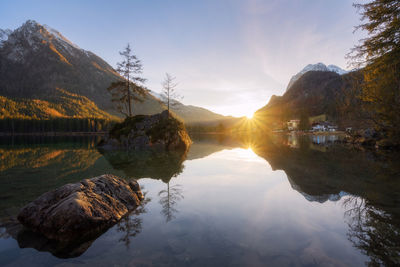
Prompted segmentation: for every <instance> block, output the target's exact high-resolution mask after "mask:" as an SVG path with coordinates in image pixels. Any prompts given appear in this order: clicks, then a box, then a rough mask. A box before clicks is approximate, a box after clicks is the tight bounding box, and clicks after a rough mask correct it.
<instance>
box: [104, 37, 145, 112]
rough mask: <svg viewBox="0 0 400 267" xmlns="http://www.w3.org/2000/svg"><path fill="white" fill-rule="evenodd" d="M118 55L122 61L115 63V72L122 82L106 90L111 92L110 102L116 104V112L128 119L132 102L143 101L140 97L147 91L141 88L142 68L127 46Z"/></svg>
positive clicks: (142, 82)
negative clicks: (121, 78)
mask: <svg viewBox="0 0 400 267" xmlns="http://www.w3.org/2000/svg"><path fill="white" fill-rule="evenodd" d="M119 54H120V55H121V56H122V57H123V60H122V61H121V62H119V63H117V69H116V71H117V72H118V73H119V74H120V75H121V76H122V77H123V78H124V80H122V81H117V82H113V83H111V85H110V86H109V87H108V88H107V89H108V90H109V91H110V92H111V95H112V98H113V99H112V101H113V102H116V103H117V109H118V111H119V112H121V113H122V114H124V115H126V116H129V117H130V116H132V114H133V112H132V103H133V101H143V100H142V99H141V98H140V96H145V94H146V91H147V90H146V88H144V86H143V84H144V82H145V81H146V79H144V78H142V77H140V76H139V75H140V74H142V71H143V66H142V63H141V61H140V60H139V59H138V58H137V57H136V55H134V54H133V52H132V49H131V47H130V45H129V44H128V45H127V46H126V47H125V49H124V51H122V52H120V53H119Z"/></svg>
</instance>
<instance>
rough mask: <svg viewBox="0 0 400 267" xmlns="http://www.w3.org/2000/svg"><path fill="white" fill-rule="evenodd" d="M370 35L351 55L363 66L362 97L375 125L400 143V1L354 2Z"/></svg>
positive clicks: (360, 27) (356, 63) (363, 27)
mask: <svg viewBox="0 0 400 267" xmlns="http://www.w3.org/2000/svg"><path fill="white" fill-rule="evenodd" d="M354 6H355V7H356V8H357V9H358V10H359V12H360V14H361V16H362V17H361V19H362V21H363V22H364V23H363V24H361V25H359V26H358V27H356V29H361V30H364V31H366V32H367V33H368V36H367V37H366V38H364V39H362V40H360V44H359V45H357V46H355V47H354V48H353V49H352V51H351V53H350V58H351V59H352V62H353V63H354V64H355V65H356V66H358V67H364V68H363V69H362V73H363V76H364V81H363V83H362V84H361V90H360V98H361V100H362V101H363V102H364V108H365V110H366V112H367V113H368V117H369V118H370V119H371V121H372V122H373V123H374V125H375V127H376V128H377V129H378V130H380V131H382V132H384V133H386V135H387V137H389V138H392V139H393V140H395V141H396V142H400V127H399V125H400V1H399V0H375V1H371V2H368V3H365V4H355V5H354Z"/></svg>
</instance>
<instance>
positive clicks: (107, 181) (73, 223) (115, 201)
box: [18, 174, 143, 241]
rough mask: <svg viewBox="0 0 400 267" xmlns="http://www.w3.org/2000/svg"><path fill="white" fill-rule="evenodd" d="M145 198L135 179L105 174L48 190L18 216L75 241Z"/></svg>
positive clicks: (51, 236)
mask: <svg viewBox="0 0 400 267" xmlns="http://www.w3.org/2000/svg"><path fill="white" fill-rule="evenodd" d="M141 200H143V194H142V192H141V190H140V186H139V184H138V183H137V182H136V180H131V181H126V180H123V179H121V178H119V177H117V176H114V175H110V174H105V175H101V176H98V177H94V178H91V179H85V180H82V181H80V182H78V183H75V184H66V185H64V186H62V187H60V188H58V189H55V190H53V191H50V192H47V193H45V194H43V195H41V196H40V197H39V198H37V199H36V200H35V201H33V202H31V203H29V204H28V205H26V206H25V207H24V208H22V210H21V211H20V213H19V215H18V220H19V221H20V222H21V223H22V224H23V225H24V226H25V227H27V228H28V229H30V230H32V231H33V232H36V233H40V234H42V235H44V236H45V237H47V238H49V239H53V240H60V241H72V240H79V239H84V238H87V237H90V236H95V235H98V233H99V232H102V231H104V230H105V229H107V228H108V227H110V226H112V225H113V224H115V223H117V222H118V221H119V220H120V219H121V218H122V217H123V216H125V215H127V214H128V213H129V212H130V211H132V210H134V209H135V208H136V207H138V206H139V205H140V201H141Z"/></svg>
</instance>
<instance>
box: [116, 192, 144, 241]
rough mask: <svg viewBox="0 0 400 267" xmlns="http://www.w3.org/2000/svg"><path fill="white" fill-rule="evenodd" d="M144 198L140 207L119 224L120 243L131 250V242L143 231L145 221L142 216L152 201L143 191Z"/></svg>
mask: <svg viewBox="0 0 400 267" xmlns="http://www.w3.org/2000/svg"><path fill="white" fill-rule="evenodd" d="M143 196H144V200H142V202H141V204H140V206H139V207H137V208H136V209H135V210H134V211H132V212H131V213H130V214H129V215H128V216H125V217H124V218H122V220H121V221H119V222H118V223H117V231H118V232H120V233H122V237H121V238H120V239H119V241H120V242H123V243H124V245H125V246H126V247H127V248H129V246H130V244H131V240H132V239H133V238H134V237H136V236H137V235H138V234H139V233H140V232H141V231H142V223H143V219H142V217H141V214H144V213H146V212H147V210H146V205H147V204H148V203H149V202H150V201H151V198H149V197H148V196H147V192H145V191H143Z"/></svg>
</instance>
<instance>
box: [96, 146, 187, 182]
mask: <svg viewBox="0 0 400 267" xmlns="http://www.w3.org/2000/svg"><path fill="white" fill-rule="evenodd" d="M100 152H101V153H102V154H103V156H104V158H105V159H106V160H107V161H108V162H109V163H110V165H111V166H112V168H113V169H115V170H120V171H122V172H123V173H124V175H125V176H126V177H131V178H136V179H139V178H152V179H159V180H162V181H163V182H164V183H168V182H169V181H170V180H171V179H172V178H173V177H176V176H177V175H179V174H180V173H182V171H183V169H184V165H183V162H184V161H185V159H186V154H185V153H184V152H154V151H103V150H100Z"/></svg>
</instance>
